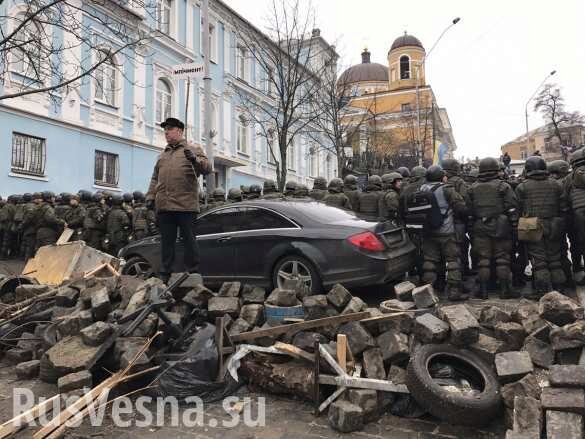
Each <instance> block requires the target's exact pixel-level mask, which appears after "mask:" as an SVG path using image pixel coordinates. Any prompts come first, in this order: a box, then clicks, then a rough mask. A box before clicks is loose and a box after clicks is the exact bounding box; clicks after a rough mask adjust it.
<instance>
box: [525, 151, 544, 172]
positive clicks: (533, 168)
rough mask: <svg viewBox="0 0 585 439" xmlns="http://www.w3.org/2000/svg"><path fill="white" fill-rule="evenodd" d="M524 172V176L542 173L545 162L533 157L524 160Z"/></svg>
mask: <svg viewBox="0 0 585 439" xmlns="http://www.w3.org/2000/svg"><path fill="white" fill-rule="evenodd" d="M524 170H525V171H526V175H533V174H538V173H542V172H543V171H545V172H546V162H545V161H544V159H543V158H542V157H540V156H537V155H533V156H531V157H528V158H527V159H526V163H524Z"/></svg>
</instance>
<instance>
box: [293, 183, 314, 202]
mask: <svg viewBox="0 0 585 439" xmlns="http://www.w3.org/2000/svg"><path fill="white" fill-rule="evenodd" d="M293 198H300V199H305V200H308V199H310V198H309V188H308V187H307V186H305V185H304V184H297V186H296V188H295V191H294V193H293Z"/></svg>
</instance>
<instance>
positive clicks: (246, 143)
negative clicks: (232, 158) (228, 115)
mask: <svg viewBox="0 0 585 439" xmlns="http://www.w3.org/2000/svg"><path fill="white" fill-rule="evenodd" d="M237 122H238V127H237V132H236V136H237V137H236V144H237V149H238V152H239V153H241V154H249V151H250V139H249V135H248V131H249V130H248V121H247V120H246V118H245V117H244V115H242V114H240V115H239V116H238V121H237Z"/></svg>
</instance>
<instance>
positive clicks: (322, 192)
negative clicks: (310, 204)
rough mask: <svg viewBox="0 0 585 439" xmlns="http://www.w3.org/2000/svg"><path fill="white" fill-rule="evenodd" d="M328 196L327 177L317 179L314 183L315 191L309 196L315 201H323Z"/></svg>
mask: <svg viewBox="0 0 585 439" xmlns="http://www.w3.org/2000/svg"><path fill="white" fill-rule="evenodd" d="M326 195H327V179H326V178H325V177H317V178H315V181H314V182H313V189H311V192H310V193H309V196H310V197H311V198H312V199H313V200H315V201H321V200H322V199H323V198H325V196H326Z"/></svg>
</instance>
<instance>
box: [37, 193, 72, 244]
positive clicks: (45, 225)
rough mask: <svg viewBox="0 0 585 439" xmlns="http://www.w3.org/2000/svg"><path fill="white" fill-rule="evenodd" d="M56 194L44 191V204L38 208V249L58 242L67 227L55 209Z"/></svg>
mask: <svg viewBox="0 0 585 439" xmlns="http://www.w3.org/2000/svg"><path fill="white" fill-rule="evenodd" d="M54 198H55V196H54V195H53V193H52V192H43V204H41V205H40V206H39V207H37V209H36V212H35V213H36V216H37V220H38V223H37V226H38V229H37V242H36V249H37V250H38V249H39V248H40V247H43V246H45V245H52V244H55V243H56V242H57V239H59V236H60V235H61V233H62V232H63V228H64V227H65V221H63V220H62V219H59V218H57V215H55V210H54V209H53V202H54Z"/></svg>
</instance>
